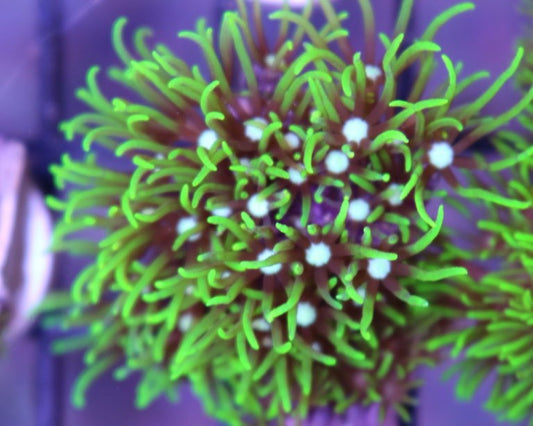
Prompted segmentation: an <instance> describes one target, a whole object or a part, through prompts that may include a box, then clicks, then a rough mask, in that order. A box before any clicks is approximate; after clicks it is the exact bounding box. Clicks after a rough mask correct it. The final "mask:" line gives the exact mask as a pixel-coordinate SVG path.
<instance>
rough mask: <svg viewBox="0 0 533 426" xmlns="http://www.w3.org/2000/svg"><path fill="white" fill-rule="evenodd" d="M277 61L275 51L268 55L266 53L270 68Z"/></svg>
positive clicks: (267, 64)
mask: <svg viewBox="0 0 533 426" xmlns="http://www.w3.org/2000/svg"><path fill="white" fill-rule="evenodd" d="M275 63H276V55H274V54H273V53H269V54H268V55H265V65H266V66H267V67H269V68H272V67H273V66H274V64H275Z"/></svg>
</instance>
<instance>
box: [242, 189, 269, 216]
mask: <svg viewBox="0 0 533 426" xmlns="http://www.w3.org/2000/svg"><path fill="white" fill-rule="evenodd" d="M246 208H247V209H248V211H249V212H250V214H251V215H252V216H255V217H265V216H266V215H267V214H268V201H267V200H265V199H264V198H261V197H260V196H259V195H258V194H255V195H252V196H251V197H250V199H249V200H248V203H246Z"/></svg>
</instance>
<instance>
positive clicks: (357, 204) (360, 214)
mask: <svg viewBox="0 0 533 426" xmlns="http://www.w3.org/2000/svg"><path fill="white" fill-rule="evenodd" d="M369 214H370V204H368V201H366V200H363V199H362V198H356V199H355V200H352V201H350V204H349V205H348V217H349V218H350V219H352V220H355V221H356V222H361V221H363V220H365V219H366V218H367V217H368V215H369Z"/></svg>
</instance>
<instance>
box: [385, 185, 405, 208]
mask: <svg viewBox="0 0 533 426" xmlns="http://www.w3.org/2000/svg"><path fill="white" fill-rule="evenodd" d="M402 191H403V186H402V185H398V184H397V183H391V184H390V185H389V187H388V188H387V192H388V196H387V200H388V201H389V204H390V205H391V206H399V205H400V204H402V198H401V197H400V196H401V195H402Z"/></svg>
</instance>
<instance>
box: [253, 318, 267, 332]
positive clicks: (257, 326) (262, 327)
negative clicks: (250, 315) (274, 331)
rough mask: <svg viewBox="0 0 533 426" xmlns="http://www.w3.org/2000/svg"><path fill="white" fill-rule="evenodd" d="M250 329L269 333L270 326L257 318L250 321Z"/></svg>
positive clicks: (262, 319)
mask: <svg viewBox="0 0 533 426" xmlns="http://www.w3.org/2000/svg"><path fill="white" fill-rule="evenodd" d="M252 328H253V329H254V330H258V331H269V330H270V324H269V323H268V321H267V320H266V319H264V318H257V319H254V320H253V321H252Z"/></svg>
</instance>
